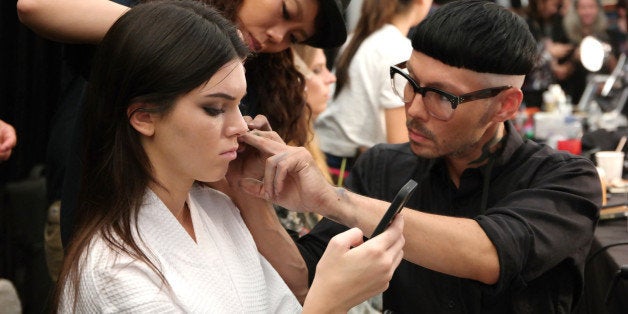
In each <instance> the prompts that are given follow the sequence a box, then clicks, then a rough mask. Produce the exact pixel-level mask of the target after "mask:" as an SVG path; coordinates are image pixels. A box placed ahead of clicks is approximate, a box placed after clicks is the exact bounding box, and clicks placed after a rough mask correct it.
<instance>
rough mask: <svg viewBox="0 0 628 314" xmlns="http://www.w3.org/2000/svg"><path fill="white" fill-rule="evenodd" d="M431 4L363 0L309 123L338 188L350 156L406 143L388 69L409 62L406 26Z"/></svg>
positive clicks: (401, 112)
mask: <svg viewBox="0 0 628 314" xmlns="http://www.w3.org/2000/svg"><path fill="white" fill-rule="evenodd" d="M431 4H432V1H431V0H381V1H380V0H364V1H363V3H362V11H361V15H360V18H359V20H358V22H357V25H356V27H355V29H354V31H353V33H352V34H351V36H350V38H349V39H348V41H347V43H345V45H343V47H342V48H341V51H340V54H339V56H338V59H337V60H336V62H335V68H334V72H335V74H336V77H337V81H336V84H335V88H334V93H333V99H332V100H331V101H330V103H329V107H328V108H327V109H326V110H325V111H323V113H321V115H320V116H319V117H318V118H317V120H316V122H315V129H316V133H317V134H318V136H319V137H320V140H321V149H322V150H323V152H325V155H326V157H327V164H328V165H329V167H330V169H331V171H332V176H338V179H336V178H334V181H336V182H339V183H341V182H342V179H343V178H344V176H345V175H346V174H347V173H348V171H349V170H350V169H351V167H352V164H353V162H354V161H355V158H356V156H357V155H358V154H359V153H360V152H361V151H363V150H365V149H368V148H370V147H371V146H373V145H375V144H377V143H383V142H388V143H400V142H406V141H407V140H408V135H407V130H406V127H405V121H406V119H405V112H404V106H403V102H401V101H400V100H399V98H398V97H396V96H395V94H394V92H393V90H392V88H391V87H390V75H389V74H388V71H389V68H390V66H391V65H394V64H397V63H400V62H403V61H405V60H407V59H408V58H409V57H410V53H411V52H412V47H411V45H410V40H409V39H408V38H407V35H408V31H409V30H410V28H411V27H413V26H414V25H416V24H417V23H419V21H421V20H422V19H423V18H424V17H425V16H426V15H427V13H428V12H429V10H430V7H431Z"/></svg>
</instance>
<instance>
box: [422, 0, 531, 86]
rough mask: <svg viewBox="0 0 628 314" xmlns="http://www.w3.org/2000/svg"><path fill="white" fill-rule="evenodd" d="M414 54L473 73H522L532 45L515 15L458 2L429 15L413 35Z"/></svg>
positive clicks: (489, 5)
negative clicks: (415, 52)
mask: <svg viewBox="0 0 628 314" xmlns="http://www.w3.org/2000/svg"><path fill="white" fill-rule="evenodd" d="M412 47H413V48H414V50H416V51H419V52H421V53H424V54H426V55H428V56H429V57H431V58H434V59H436V60H439V61H441V62H443V63H445V64H447V65H450V66H453V67H458V68H465V69H468V70H472V71H475V72H483V73H495V74H510V75H525V74H527V73H528V72H529V71H530V70H531V69H532V67H533V66H534V64H535V61H536V59H537V52H536V51H537V50H536V41H535V40H534V37H533V36H532V34H531V33H530V30H529V28H528V25H527V24H526V22H525V21H524V20H523V18H521V17H520V16H518V15H517V14H515V13H513V12H511V11H509V10H508V9H506V8H504V7H502V6H500V5H498V4H496V3H494V2H490V1H479V0H460V1H453V2H450V3H447V4H445V5H444V6H442V7H440V8H438V9H436V10H435V11H434V12H432V13H431V14H429V15H428V16H427V17H426V18H425V19H424V20H423V21H422V22H421V23H419V25H418V26H417V27H416V29H415V32H414V34H413V36H412Z"/></svg>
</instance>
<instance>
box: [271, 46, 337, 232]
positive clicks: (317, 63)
mask: <svg viewBox="0 0 628 314" xmlns="http://www.w3.org/2000/svg"><path fill="white" fill-rule="evenodd" d="M292 52H293V57H294V66H295V67H296V69H297V70H298V71H299V72H300V73H301V74H302V75H303V77H304V79H305V88H304V90H303V92H304V93H305V99H306V103H307V106H308V108H309V112H310V114H311V115H308V114H304V115H303V116H302V119H303V120H304V121H306V122H307V124H308V139H307V141H306V143H305V145H303V146H304V147H305V148H307V150H308V151H309V152H310V154H312V157H313V158H314V161H315V162H316V165H317V166H318V167H319V168H320V169H321V171H322V172H323V174H325V176H326V177H327V179H328V181H329V182H330V183H332V181H331V176H330V175H329V169H328V167H327V163H326V162H325V156H324V155H323V153H322V152H321V150H320V147H319V144H318V138H317V136H316V134H315V133H314V128H313V126H312V121H314V119H316V117H317V116H318V115H319V114H320V113H321V112H322V111H323V110H325V108H326V107H327V100H329V98H330V97H331V94H330V85H331V84H333V83H334V82H336V76H335V75H334V74H333V73H331V72H330V71H329V68H327V58H326V56H325V52H324V50H323V49H321V48H315V47H312V46H308V45H301V44H294V45H292ZM275 210H276V211H277V216H278V217H279V220H280V221H281V223H282V225H283V226H284V227H285V228H286V229H287V230H289V231H294V232H296V235H293V236H297V237H300V236H303V235H304V234H306V233H308V232H309V231H310V230H312V228H313V227H314V225H316V223H317V222H318V221H319V220H320V216H319V215H318V214H316V213H297V212H293V211H289V210H287V209H285V208H283V207H281V206H275Z"/></svg>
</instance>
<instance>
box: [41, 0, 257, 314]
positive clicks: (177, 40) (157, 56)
mask: <svg viewBox="0 0 628 314" xmlns="http://www.w3.org/2000/svg"><path fill="white" fill-rule="evenodd" d="M247 54H248V49H247V48H246V46H245V45H244V43H243V42H242V41H241V39H240V37H239V36H238V33H237V31H236V28H235V27H234V26H233V25H232V24H231V23H230V22H229V21H228V20H226V19H225V18H224V17H222V15H221V14H220V13H218V12H217V11H215V10H213V9H212V8H210V7H209V6H207V5H204V4H202V3H200V2H197V1H168V0H165V1H154V2H148V3H143V4H139V5H137V6H135V7H134V8H132V9H131V10H130V11H128V12H127V13H126V14H124V15H123V16H122V17H121V18H120V19H118V20H117V21H116V22H115V24H114V25H113V26H112V27H111V29H110V30H109V31H108V32H107V34H106V35H105V37H104V39H103V41H102V43H101V45H100V47H99V49H98V51H97V53H96V55H95V58H94V63H93V66H92V71H91V77H90V84H89V89H88V95H87V103H86V109H85V114H84V116H83V117H82V118H83V121H84V128H85V136H84V138H85V140H84V143H83V145H82V158H83V160H82V161H83V163H84V167H83V169H84V171H83V175H82V178H81V188H80V191H79V196H78V200H79V208H78V210H77V211H76V212H77V214H78V216H77V223H76V224H75V226H76V230H75V232H74V236H73V238H72V241H71V242H70V246H69V248H68V250H67V255H66V258H65V261H64V265H63V268H62V272H61V275H60V278H59V281H58V283H57V291H56V296H55V303H54V308H55V309H56V308H57V307H58V306H59V300H60V296H61V294H62V293H64V292H63V290H64V287H65V286H66V285H68V284H69V285H70V287H72V288H73V289H74V291H66V292H67V293H74V298H73V299H74V300H75V302H76V297H77V294H78V287H79V284H78V282H79V280H80V275H79V274H80V271H81V269H80V267H81V265H80V260H81V256H82V255H83V254H84V253H85V252H86V251H87V250H88V249H89V247H90V243H91V242H92V240H93V239H94V237H95V236H100V237H102V239H103V241H105V243H106V244H107V245H108V246H109V247H111V248H112V250H114V251H116V252H118V253H122V254H126V255H129V256H131V257H133V258H136V259H138V260H141V261H143V262H145V263H146V264H147V265H149V266H150V267H151V268H152V269H153V270H154V271H155V272H156V273H157V274H158V275H159V276H160V277H161V278H162V280H163V281H164V283H165V284H166V286H167V282H165V279H164V277H163V274H162V273H161V272H160V270H159V268H158V267H157V265H155V264H154V263H153V262H152V261H151V260H150V259H149V258H148V254H147V252H144V251H143V250H142V249H141V248H140V245H138V241H141V240H139V239H138V238H136V236H134V234H133V232H132V230H133V223H134V222H136V221H137V216H138V211H139V208H140V205H141V204H142V201H143V196H144V194H145V192H146V188H147V186H148V184H149V182H151V181H153V182H154V178H153V176H152V175H151V165H150V163H149V160H148V157H147V155H146V153H145V152H144V150H143V148H142V146H141V144H140V136H139V134H138V133H137V131H135V129H134V128H133V127H132V126H131V125H130V123H129V121H128V117H127V109H128V107H129V105H131V104H133V103H138V102H141V103H146V104H150V107H151V110H153V111H154V112H159V113H164V114H165V113H167V112H168V111H169V110H170V109H171V108H172V106H173V104H174V102H175V100H176V99H177V98H178V97H179V96H181V95H183V94H185V93H187V92H189V91H191V90H192V89H194V88H196V87H198V86H200V85H201V84H203V83H204V82H206V81H207V80H209V79H210V78H211V77H212V76H213V75H214V74H215V73H216V72H217V71H218V70H219V69H220V68H221V67H222V66H223V65H225V64H226V63H228V62H229V61H232V60H234V59H244V58H245V57H246V56H247Z"/></svg>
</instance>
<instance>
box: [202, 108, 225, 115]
mask: <svg viewBox="0 0 628 314" xmlns="http://www.w3.org/2000/svg"><path fill="white" fill-rule="evenodd" d="M203 110H205V112H206V113H207V114H208V115H210V116H212V117H215V116H217V115H221V114H223V113H225V111H224V110H223V109H222V108H215V107H209V106H203Z"/></svg>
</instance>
